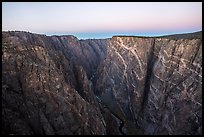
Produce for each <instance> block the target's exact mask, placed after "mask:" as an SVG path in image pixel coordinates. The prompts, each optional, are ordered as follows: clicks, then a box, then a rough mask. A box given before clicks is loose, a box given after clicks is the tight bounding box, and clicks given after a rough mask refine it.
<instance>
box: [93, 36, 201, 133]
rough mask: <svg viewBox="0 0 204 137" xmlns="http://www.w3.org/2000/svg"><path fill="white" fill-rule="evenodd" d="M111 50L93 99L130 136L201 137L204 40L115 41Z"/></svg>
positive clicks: (147, 39) (133, 39)
mask: <svg viewBox="0 0 204 137" xmlns="http://www.w3.org/2000/svg"><path fill="white" fill-rule="evenodd" d="M107 51H108V52H107V56H106V59H105V60H104V61H103V62H102V64H100V66H99V68H98V71H97V76H96V77H97V79H96V81H95V82H96V84H95V94H96V95H97V96H99V97H100V98H101V99H102V100H103V102H105V103H106V104H107V105H108V106H109V108H110V109H112V110H113V111H116V110H117V109H118V110H119V109H120V110H122V112H123V113H124V114H125V116H120V114H118V115H119V116H120V117H121V118H122V119H124V122H125V128H126V129H127V134H131V133H134V134H201V131H202V123H201V121H202V39H200V38H193V39H189V37H188V38H185V39H184V38H176V39H174V37H172V36H171V37H163V38H140V37H122V36H115V37H113V38H112V40H111V41H110V42H109V44H108V47H107ZM110 100H111V101H110ZM112 100H115V101H116V103H114V104H113V103H112V102H113V101H112ZM132 121H134V123H133V124H132Z"/></svg>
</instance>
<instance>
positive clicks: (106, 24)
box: [2, 2, 202, 38]
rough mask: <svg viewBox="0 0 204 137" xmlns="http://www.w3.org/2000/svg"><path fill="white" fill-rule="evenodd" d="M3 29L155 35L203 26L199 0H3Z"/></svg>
mask: <svg viewBox="0 0 204 137" xmlns="http://www.w3.org/2000/svg"><path fill="white" fill-rule="evenodd" d="M2 30H3V31H7V30H21V31H22V30H23V31H29V32H33V33H39V34H47V35H52V34H57V35H61V34H68V35H69V34H73V35H75V36H77V37H78V38H105V37H111V36H113V35H137V36H156V35H165V34H173V33H187V32H195V31H200V30H202V2H163V3H161V2H2Z"/></svg>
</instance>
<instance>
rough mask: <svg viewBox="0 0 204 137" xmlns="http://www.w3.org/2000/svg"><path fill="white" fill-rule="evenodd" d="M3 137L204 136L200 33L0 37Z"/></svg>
mask: <svg viewBox="0 0 204 137" xmlns="http://www.w3.org/2000/svg"><path fill="white" fill-rule="evenodd" d="M2 133H3V134H67V135H69V134H191V135H194V134H202V32H198V33H193V34H183V35H172V36H166V37H157V38H151V37H150V38H147V37H131V36H129V37H128V36H114V37H112V38H111V39H103V40H97V39H89V40H78V39H77V38H76V37H74V36H69V35H67V36H45V35H39V34H32V33H29V32H20V31H15V32H14V31H10V32H2Z"/></svg>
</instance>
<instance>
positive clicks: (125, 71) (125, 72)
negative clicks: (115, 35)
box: [112, 47, 127, 79]
mask: <svg viewBox="0 0 204 137" xmlns="http://www.w3.org/2000/svg"><path fill="white" fill-rule="evenodd" d="M112 48H113V49H114V50H115V53H116V54H117V55H118V57H120V59H121V60H122V62H123V65H124V67H125V69H124V71H123V79H124V76H126V77H127V64H126V63H125V60H124V59H123V57H122V56H121V55H120V53H119V52H118V51H117V49H116V48H115V47H112Z"/></svg>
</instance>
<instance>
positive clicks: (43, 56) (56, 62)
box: [2, 32, 106, 135]
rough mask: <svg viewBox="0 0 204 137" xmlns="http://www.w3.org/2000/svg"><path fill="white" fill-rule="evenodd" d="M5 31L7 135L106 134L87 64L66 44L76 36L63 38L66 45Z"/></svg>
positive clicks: (3, 67) (40, 37)
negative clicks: (70, 50) (75, 61)
mask: <svg viewBox="0 0 204 137" xmlns="http://www.w3.org/2000/svg"><path fill="white" fill-rule="evenodd" d="M2 34H3V36H2V42H3V45H2V52H3V55H2V120H3V121H2V124H3V125H2V127H3V129H2V132H3V134H51V135H52V134H59V135H60V134H68V135H70V134H106V130H105V127H104V123H103V121H104V119H103V117H102V114H101V112H100V111H99V109H98V107H97V106H98V105H97V102H96V101H94V98H95V97H94V95H93V91H92V89H91V85H90V84H89V80H88V78H87V74H86V72H85V71H84V68H83V67H82V66H83V64H77V65H75V64H73V62H72V59H71V57H72V55H70V54H69V52H66V51H68V50H64V49H66V48H67V47H66V46H69V45H66V44H62V43H66V42H67V41H71V42H72V40H74V41H76V39H75V38H73V37H72V36H67V37H66V38H64V37H62V38H61V37H59V38H58V40H59V39H62V40H61V42H62V43H61V44H60V43H57V42H56V41H54V40H56V39H55V38H56V37H47V36H43V35H37V34H31V33H26V32H5V33H4V32H3V33H2ZM53 39H54V40H53ZM59 41H60V40H59ZM75 46H76V47H77V45H75ZM93 47H94V48H96V49H97V47H95V46H94V45H93ZM75 50H77V49H75ZM80 50H82V49H80ZM76 52H77V51H76ZM96 52H97V51H96ZM100 52H102V51H100ZM102 53H103V52H102ZM88 54H89V53H84V54H83V55H81V56H86V55H88ZM92 55H94V54H92ZM77 56H78V55H76V56H74V57H73V58H77ZM79 57H80V56H79ZM99 57H100V56H99ZM96 58H98V57H96ZM94 59H95V58H94ZM94 59H92V60H94ZM90 60H91V59H90ZM84 62H85V60H84ZM82 63H83V62H82ZM93 123H94V124H93Z"/></svg>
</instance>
